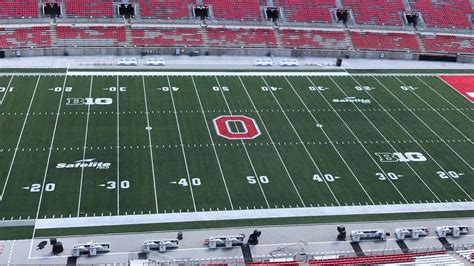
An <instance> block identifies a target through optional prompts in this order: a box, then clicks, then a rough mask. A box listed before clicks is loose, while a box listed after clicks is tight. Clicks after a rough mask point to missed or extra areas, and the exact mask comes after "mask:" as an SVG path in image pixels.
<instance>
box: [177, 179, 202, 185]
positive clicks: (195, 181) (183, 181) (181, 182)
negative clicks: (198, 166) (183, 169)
mask: <svg viewBox="0 0 474 266" xmlns="http://www.w3.org/2000/svg"><path fill="white" fill-rule="evenodd" d="M178 185H180V186H183V187H187V186H189V182H188V180H187V179H186V178H181V179H180V180H179V181H178ZM191 185H193V187H195V186H200V185H201V179H200V178H197V177H194V178H191Z"/></svg>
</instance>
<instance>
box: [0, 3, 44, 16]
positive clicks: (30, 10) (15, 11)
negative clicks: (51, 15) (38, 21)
mask: <svg viewBox="0 0 474 266" xmlns="http://www.w3.org/2000/svg"><path fill="white" fill-rule="evenodd" d="M0 7H1V8H0V18H23V17H25V18H27V17H31V18H37V17H38V15H39V14H38V11H39V9H38V1H37V0H0Z"/></svg>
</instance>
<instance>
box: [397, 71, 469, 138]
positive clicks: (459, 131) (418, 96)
mask: <svg viewBox="0 0 474 266" xmlns="http://www.w3.org/2000/svg"><path fill="white" fill-rule="evenodd" d="M395 78H396V79H397V80H398V81H399V82H400V83H402V84H404V83H403V82H402V81H401V80H400V79H399V78H398V77H395ZM409 91H410V92H411V93H412V94H414V95H415V96H416V97H417V98H418V99H420V100H421V101H422V102H423V103H424V104H426V105H427V106H428V107H429V108H431V110H433V111H434V112H435V113H436V114H437V115H438V116H439V117H441V118H442V119H443V120H444V121H446V123H448V124H449V125H450V126H451V127H452V128H453V129H454V130H456V131H457V132H458V133H459V134H461V135H462V136H463V137H464V138H465V139H466V140H468V141H469V142H470V143H471V144H473V142H472V140H471V139H470V138H468V137H467V136H466V135H464V133H462V132H461V130H459V129H458V128H457V127H456V126H455V125H453V124H452V123H451V122H450V121H449V120H448V119H446V117H444V116H443V115H442V114H441V113H440V112H438V111H437V110H436V109H435V108H433V106H431V105H430V104H429V103H428V102H427V101H425V99H423V97H420V95H418V93H416V92H415V91H414V90H409Z"/></svg>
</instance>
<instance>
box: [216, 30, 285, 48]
mask: <svg viewBox="0 0 474 266" xmlns="http://www.w3.org/2000/svg"><path fill="white" fill-rule="evenodd" d="M207 31H208V36H209V44H210V45H211V46H226V47H240V46H245V47H276V44H277V42H276V37H275V32H274V31H273V29H264V28H225V27H218V28H211V27H209V28H208V29H207Z"/></svg>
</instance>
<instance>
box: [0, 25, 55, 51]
mask: <svg viewBox="0 0 474 266" xmlns="http://www.w3.org/2000/svg"><path fill="white" fill-rule="evenodd" d="M22 26H23V27H21V28H12V27H3V26H0V47H1V48H19V47H48V46H51V33H50V30H49V26H32V27H29V26H28V25H22ZM25 26H26V27H25Z"/></svg>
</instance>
